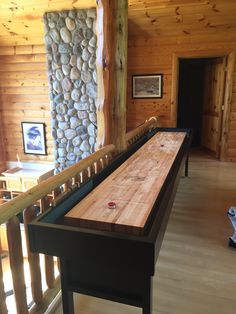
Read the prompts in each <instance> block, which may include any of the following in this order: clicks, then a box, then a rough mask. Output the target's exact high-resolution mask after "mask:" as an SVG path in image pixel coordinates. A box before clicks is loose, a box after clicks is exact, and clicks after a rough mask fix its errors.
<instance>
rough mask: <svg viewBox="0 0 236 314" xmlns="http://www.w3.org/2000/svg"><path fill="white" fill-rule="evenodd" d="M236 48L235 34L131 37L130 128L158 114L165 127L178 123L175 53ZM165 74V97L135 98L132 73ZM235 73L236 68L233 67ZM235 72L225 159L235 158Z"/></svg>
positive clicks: (219, 52) (215, 53) (194, 54)
mask: <svg viewBox="0 0 236 314" xmlns="http://www.w3.org/2000/svg"><path fill="white" fill-rule="evenodd" d="M235 50H236V40H235V38H234V37H233V36H230V35H228V36H220V35H219V34H218V35H217V32H216V34H215V35H214V36H212V37H209V38H206V37H204V36H202V35H201V36H200V35H199V36H198V37H197V36H196V37H193V36H190V35H189V34H184V36H182V38H181V37H180V38H177V39H176V38H171V37H166V38H165V37H163V38H162V37H161V36H160V37H156V38H149V39H146V38H136V37H133V38H130V39H129V49H128V95H127V102H128V103H127V129H128V130H130V129H132V128H134V127H136V126H137V125H139V124H140V123H142V122H143V119H145V118H148V117H150V116H152V115H153V116H156V115H157V116H159V117H160V122H161V124H162V126H175V125H176V122H175V116H174V115H173V106H175V104H174V103H173V91H172V84H175V76H176V73H174V70H173V62H174V59H175V58H176V56H181V57H184V58H191V57H194V58H195V57H211V56H212V57H216V56H223V55H228V54H229V53H230V52H232V51H235ZM153 73H154V74H155V73H163V81H164V83H163V84H164V86H163V98H161V99H132V96H131V95H132V75H136V74H153ZM234 73H235V70H234ZM235 77H236V73H235V75H234V83H233V95H232V101H231V108H230V119H229V133H228V140H227V145H226V147H225V149H226V155H225V158H226V159H227V160H232V161H236V78H235Z"/></svg>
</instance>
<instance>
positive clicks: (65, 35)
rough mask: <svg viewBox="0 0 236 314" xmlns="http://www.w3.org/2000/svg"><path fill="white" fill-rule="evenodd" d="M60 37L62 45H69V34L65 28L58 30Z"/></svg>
mask: <svg viewBox="0 0 236 314" xmlns="http://www.w3.org/2000/svg"><path fill="white" fill-rule="evenodd" d="M60 35H61V38H62V40H63V41H64V43H67V44H69V43H70V42H71V32H70V31H69V30H68V28H66V27H62V28H61V30H60Z"/></svg>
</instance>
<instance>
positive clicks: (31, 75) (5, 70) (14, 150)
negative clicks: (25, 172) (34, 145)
mask: <svg viewBox="0 0 236 314" xmlns="http://www.w3.org/2000/svg"><path fill="white" fill-rule="evenodd" d="M0 72H1V76H0V114H1V117H2V121H1V126H2V127H1V129H2V137H3V138H2V141H3V143H4V149H1V146H0V169H1V159H2V158H3V157H2V156H1V151H4V153H5V157H4V160H8V161H16V154H18V155H19V157H20V160H21V161H45V162H53V139H52V135H51V117H50V102H49V88H48V78H47V70H46V57H45V51H44V46H42V45H36V46H32V45H28V46H18V47H8V49H6V50H5V54H4V50H3V49H0ZM24 121H26V122H43V123H45V124H46V141H47V153H48V155H47V156H39V155H37V156H33V155H26V154H24V152H23V141H22V133H21V122H24ZM0 145H1V142H0ZM3 167H4V168H5V165H4V166H3Z"/></svg>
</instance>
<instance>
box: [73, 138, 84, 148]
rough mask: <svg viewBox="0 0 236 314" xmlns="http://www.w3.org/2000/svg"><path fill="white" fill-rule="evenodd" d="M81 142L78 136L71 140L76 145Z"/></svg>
mask: <svg viewBox="0 0 236 314" xmlns="http://www.w3.org/2000/svg"><path fill="white" fill-rule="evenodd" d="M81 143H82V140H81V138H80V136H76V137H74V138H73V140H72V144H73V145H74V146H75V147H76V146H79V145H80V144H81Z"/></svg>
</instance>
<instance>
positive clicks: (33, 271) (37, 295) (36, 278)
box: [24, 206, 43, 306]
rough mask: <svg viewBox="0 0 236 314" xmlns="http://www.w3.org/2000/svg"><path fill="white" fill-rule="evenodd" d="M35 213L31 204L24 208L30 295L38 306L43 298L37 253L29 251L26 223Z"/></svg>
mask: <svg viewBox="0 0 236 314" xmlns="http://www.w3.org/2000/svg"><path fill="white" fill-rule="evenodd" d="M36 215H37V214H36V211H35V208H34V207H33V206H31V207H28V208H26V209H25V210H24V226H25V238H26V247H27V252H28V261H29V269H30V277H31V290H32V297H33V301H34V302H35V304H36V305H38V306H40V304H41V303H42V299H43V291H42V278H41V270H40V260H39V254H34V253H31V252H30V248H29V235H28V223H30V222H31V221H32V220H33V219H34V218H35V217H36Z"/></svg>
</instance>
